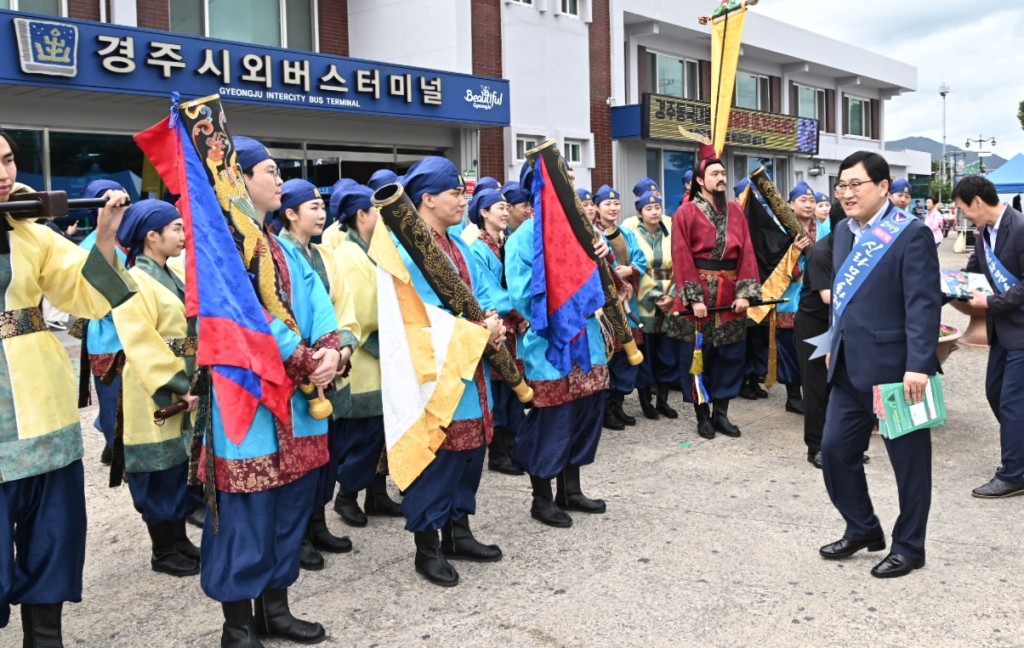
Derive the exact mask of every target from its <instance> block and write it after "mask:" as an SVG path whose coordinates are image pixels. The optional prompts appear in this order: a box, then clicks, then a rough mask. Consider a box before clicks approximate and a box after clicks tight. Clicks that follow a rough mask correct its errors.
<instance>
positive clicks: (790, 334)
mask: <svg viewBox="0 0 1024 648" xmlns="http://www.w3.org/2000/svg"><path fill="white" fill-rule="evenodd" d="M775 349H776V351H777V353H776V356H777V359H778V369H779V371H778V377H779V382H780V383H782V384H783V385H799V384H800V356H798V355H797V352H796V331H794V330H793V329H775Z"/></svg>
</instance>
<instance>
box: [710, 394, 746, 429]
mask: <svg viewBox="0 0 1024 648" xmlns="http://www.w3.org/2000/svg"><path fill="white" fill-rule="evenodd" d="M711 422H712V424H714V426H715V430H717V431H719V432H721V433H722V434H724V435H725V436H727V437H738V436H739V435H740V429H739V428H738V427H736V426H735V425H733V424H732V422H731V421H730V420H729V401H728V400H716V401H715V414H714V416H713V417H712V418H711Z"/></svg>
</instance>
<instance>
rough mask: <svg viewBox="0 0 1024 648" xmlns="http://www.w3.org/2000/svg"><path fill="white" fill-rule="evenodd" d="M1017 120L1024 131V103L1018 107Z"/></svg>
mask: <svg viewBox="0 0 1024 648" xmlns="http://www.w3.org/2000/svg"><path fill="white" fill-rule="evenodd" d="M1017 119H1018V120H1019V121H1020V127H1021V128H1022V129H1024V101H1022V102H1020V105H1019V106H1017Z"/></svg>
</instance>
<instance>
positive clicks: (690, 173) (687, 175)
mask: <svg viewBox="0 0 1024 648" xmlns="http://www.w3.org/2000/svg"><path fill="white" fill-rule="evenodd" d="M691 182H693V169H690V170H689V171H687V172H686V173H684V174H683V185H688V184H690V183H691Z"/></svg>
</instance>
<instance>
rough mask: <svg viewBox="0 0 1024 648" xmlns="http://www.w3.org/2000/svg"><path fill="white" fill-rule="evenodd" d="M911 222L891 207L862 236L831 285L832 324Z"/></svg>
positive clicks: (907, 217) (840, 315)
mask: <svg viewBox="0 0 1024 648" xmlns="http://www.w3.org/2000/svg"><path fill="white" fill-rule="evenodd" d="M911 220H913V219H911V218H910V217H909V216H907V215H906V214H905V213H904V212H902V211H900V210H898V209H896V208H895V205H893V204H891V203H890V204H889V209H888V210H887V211H886V212H885V215H883V216H882V218H881V219H880V220H879V221H878V223H877V224H876V225H875V226H874V227H872V228H871V229H870V230H868V231H867V232H864V234H862V235H861V237H860V240H859V241H857V244H856V245H854V246H853V249H852V250H850V254H849V255H847V257H846V260H845V261H843V264H842V265H841V266H840V269H839V272H837V273H836V277H835V279H834V280H833V283H832V321H833V322H837V321H839V319H840V318H841V317H842V316H843V312H844V311H845V310H846V306H847V304H849V303H850V300H851V299H853V296H854V295H855V294H857V291H858V290H860V288H861V286H863V285H864V280H865V279H867V278H868V275H870V274H871V272H872V271H873V270H874V269H875V267H877V266H878V262H879V261H881V260H882V257H883V256H885V253H886V252H888V251H889V250H890V249H892V244H893V243H895V242H896V239H897V238H899V236H900V234H902V233H903V232H904V231H905V230H906V229H907V226H908V225H909V224H910V222H911Z"/></svg>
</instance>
